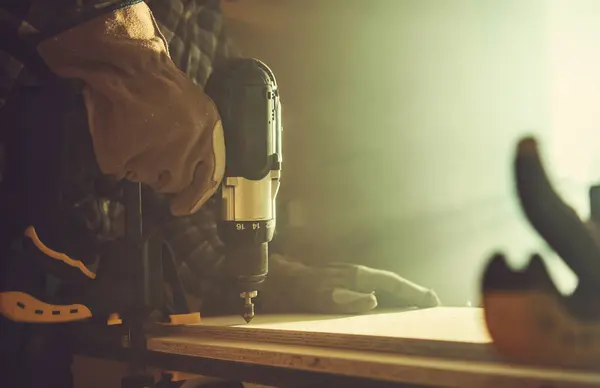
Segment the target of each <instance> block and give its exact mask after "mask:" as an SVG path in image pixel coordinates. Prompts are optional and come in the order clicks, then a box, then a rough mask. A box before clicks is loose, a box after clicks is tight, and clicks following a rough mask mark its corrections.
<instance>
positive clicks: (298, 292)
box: [257, 254, 440, 314]
mask: <svg viewBox="0 0 600 388" xmlns="http://www.w3.org/2000/svg"><path fill="white" fill-rule="evenodd" d="M259 295H260V297H259V299H260V301H257V302H258V303H260V304H259V308H260V310H262V312H269V313H323V314H360V313H366V312H369V311H371V310H373V309H374V308H375V307H377V306H380V307H388V308H393V307H398V308H400V307H418V308H427V307H435V306H439V305H440V300H439V299H438V297H437V295H436V293H435V292H434V291H433V290H430V289H427V288H424V287H421V286H419V285H417V284H415V283H412V282H410V281H408V280H406V279H404V278H402V277H400V276H399V275H397V274H395V273H393V272H389V271H383V270H378V269H373V268H369V267H365V266H361V265H354V264H345V263H332V264H327V265H323V266H318V267H309V266H306V265H304V264H301V263H298V262H293V261H290V260H289V259H287V258H286V257H284V256H282V255H277V254H274V255H271V257H270V258H269V276H268V277H267V280H266V281H265V284H264V287H263V290H262V291H261V292H260V293H259Z"/></svg>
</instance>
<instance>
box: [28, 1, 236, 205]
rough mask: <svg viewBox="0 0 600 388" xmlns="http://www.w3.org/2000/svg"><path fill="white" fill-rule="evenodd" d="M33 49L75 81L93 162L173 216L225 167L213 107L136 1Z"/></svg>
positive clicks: (202, 196) (204, 192)
mask: <svg viewBox="0 0 600 388" xmlns="http://www.w3.org/2000/svg"><path fill="white" fill-rule="evenodd" d="M38 52H39V54H40V55H41V57H42V58H43V59H44V61H45V62H46V64H47V65H48V66H49V67H50V69H51V70H52V71H53V72H54V73H56V74H57V75H59V76H62V77H66V78H74V79H79V80H81V81H83V83H84V84H85V85H84V89H83V94H84V99H85V106H86V109H87V115H88V124H89V130H90V134H91V137H92V141H93V145H94V151H95V155H96V159H97V161H98V164H99V167H100V169H101V171H102V172H103V173H104V174H107V175H109V176H113V177H114V178H116V179H117V180H120V179H122V178H127V179H129V180H131V181H137V182H142V183H144V184H147V185H149V186H150V187H151V188H153V189H154V190H155V191H157V192H158V193H162V194H166V195H168V196H169V197H170V199H171V202H170V208H171V212H172V213H173V215H187V214H191V213H194V212H195V211H197V210H198V209H199V208H200V207H201V206H202V205H203V204H204V203H205V202H206V201H207V200H208V198H209V197H210V196H211V195H212V194H213V193H214V192H215V191H216V189H217V187H218V186H219V184H220V182H221V180H222V177H223V173H224V167H225V145H224V138H223V128H222V126H221V120H220V118H219V115H218V112H217V109H216V107H215V106H214V104H213V102H212V101H211V100H210V99H209V98H208V96H206V94H204V92H203V91H202V90H201V89H200V88H199V87H198V86H196V85H194V83H193V82H192V81H191V80H189V79H188V78H187V77H186V76H185V74H184V73H183V72H182V71H181V70H179V69H178V68H177V66H176V65H175V64H174V63H173V61H172V60H171V58H170V56H169V51H168V46H167V41H166V40H165V38H164V37H163V36H162V34H161V32H160V31H159V29H158V27H157V24H156V22H155V20H154V17H153V16H152V13H151V11H150V9H149V8H148V6H147V5H146V4H145V3H144V2H139V3H136V4H134V5H131V6H128V7H124V8H120V9H118V10H116V11H113V12H111V13H107V14H105V15H102V16H99V17H96V18H94V19H92V20H91V21H88V22H86V23H84V24H81V25H79V26H76V27H74V28H71V29H69V30H67V31H64V32H62V33H60V34H59V35H57V36H55V37H53V38H50V39H47V40H46V41H44V42H42V43H41V44H40V45H39V46H38Z"/></svg>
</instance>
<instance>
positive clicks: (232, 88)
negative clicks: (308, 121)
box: [205, 58, 282, 322]
mask: <svg viewBox="0 0 600 388" xmlns="http://www.w3.org/2000/svg"><path fill="white" fill-rule="evenodd" d="M205 91H206V93H207V94H208V95H209V96H210V97H211V98H212V100H213V101H214V102H215V104H216V106H217V109H218V111H219V114H220V116H221V120H222V122H223V132H224V136H225V150H226V167H225V176H224V178H223V183H222V185H221V219H220V221H219V223H218V232H219V236H220V238H221V240H222V241H223V243H224V244H225V256H226V257H225V268H226V273H227V274H228V276H229V277H231V278H232V279H233V280H234V282H235V284H236V285H237V287H238V289H237V290H236V291H237V292H239V293H240V297H241V298H243V300H244V309H243V314H242V316H243V318H244V320H245V321H246V322H250V320H252V318H254V303H253V301H252V299H253V298H254V297H256V296H257V294H258V291H259V289H260V285H261V284H262V283H263V282H264V281H265V278H266V276H267V273H268V244H269V242H270V241H271V240H272V239H273V235H274V232H275V218H276V217H275V199H276V197H277V192H278V190H279V185H280V177H281V161H282V158H281V157H282V156H281V136H282V124H281V105H280V101H279V91H278V88H277V82H276V80H275V76H274V75H273V72H272V71H271V69H269V67H268V66H266V65H265V64H264V63H263V62H261V61H259V60H257V59H249V58H239V59H233V60H231V61H229V62H228V63H226V64H225V65H224V66H222V67H220V68H218V69H215V71H213V73H212V75H211V76H210V78H209V80H208V81H207V85H206V88H205Z"/></svg>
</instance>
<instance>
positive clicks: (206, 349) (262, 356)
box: [148, 336, 600, 388]
mask: <svg viewBox="0 0 600 388" xmlns="http://www.w3.org/2000/svg"><path fill="white" fill-rule="evenodd" d="M148 350H150V351H154V352H162V353H168V354H177V355H183V356H188V357H197V358H199V359H201V358H210V359H220V360H224V361H233V362H241V363H246V364H257V365H266V366H273V367H281V368H291V369H297V370H306V371H314V372H325V373H334V374H339V375H345V376H350V377H361V378H370V379H375V380H380V381H390V382H401V383H411V384H425V385H434V386H440V387H463V388H470V387H473V388H475V387H477V388H479V387H494V388H513V387H522V388H529V387H532V388H533V387H535V388H538V387H540V386H546V385H544V384H547V386H552V387H554V388H562V387H596V386H599V385H600V375H598V374H593V373H589V372H579V371H562V370H551V369H545V368H540V367H527V366H513V365H507V364H496V363H489V362H481V361H480V362H465V361H464V360H448V359H439V358H437V359H436V358H430V357H415V356H407V355H396V354H386V353H378V352H365V351H357V350H341V349H331V348H322V347H309V346H298V345H286V346H282V345H281V344H274V343H264V342H261V343H259V342H255V341H234V340H225V339H219V338H208V337H197V336H195V337H185V336H171V337H164V338H160V337H157V338H152V339H149V341H148Z"/></svg>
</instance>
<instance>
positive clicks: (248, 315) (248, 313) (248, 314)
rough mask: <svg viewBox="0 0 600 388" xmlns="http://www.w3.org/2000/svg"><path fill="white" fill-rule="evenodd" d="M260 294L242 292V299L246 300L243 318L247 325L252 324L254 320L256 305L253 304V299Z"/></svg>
mask: <svg viewBox="0 0 600 388" xmlns="http://www.w3.org/2000/svg"><path fill="white" fill-rule="evenodd" d="M257 294H258V293H257V292H256V291H249V292H242V293H241V294H240V297H242V298H243V299H244V313H243V314H242V318H244V321H246V323H250V321H251V320H252V318H254V303H253V302H252V298H254V297H256V295H257Z"/></svg>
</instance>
